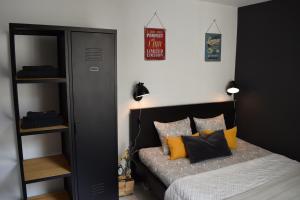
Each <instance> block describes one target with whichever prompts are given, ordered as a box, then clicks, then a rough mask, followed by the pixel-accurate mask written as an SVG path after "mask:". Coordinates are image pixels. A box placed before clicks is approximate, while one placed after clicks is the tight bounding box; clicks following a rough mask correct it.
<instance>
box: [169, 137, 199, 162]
mask: <svg viewBox="0 0 300 200" xmlns="http://www.w3.org/2000/svg"><path fill="white" fill-rule="evenodd" d="M192 136H200V134H199V133H195V134H193V135H192ZM166 141H167V145H168V147H169V149H170V160H176V159H179V158H185V157H186V156H187V154H186V151H185V147H184V143H183V140H182V137H181V136H168V137H166Z"/></svg>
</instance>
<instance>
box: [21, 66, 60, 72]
mask: <svg viewBox="0 0 300 200" xmlns="http://www.w3.org/2000/svg"><path fill="white" fill-rule="evenodd" d="M22 69H23V71H45V70H56V68H55V67H54V66H51V65H38V66H23V67H22Z"/></svg>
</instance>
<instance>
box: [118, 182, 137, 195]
mask: <svg viewBox="0 0 300 200" xmlns="http://www.w3.org/2000/svg"><path fill="white" fill-rule="evenodd" d="M133 191H134V180H133V179H129V180H126V179H125V180H124V179H123V180H119V197H123V196H127V195H131V194H133Z"/></svg>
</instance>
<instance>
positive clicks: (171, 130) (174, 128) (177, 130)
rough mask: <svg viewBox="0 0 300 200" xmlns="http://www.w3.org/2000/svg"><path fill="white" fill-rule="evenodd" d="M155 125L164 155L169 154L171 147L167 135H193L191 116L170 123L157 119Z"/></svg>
mask: <svg viewBox="0 0 300 200" xmlns="http://www.w3.org/2000/svg"><path fill="white" fill-rule="evenodd" d="M154 126H155V128H156V130H157V132H158V135H159V139H160V141H161V144H162V149H163V153H164V155H168V154H169V147H168V145H167V143H166V137H167V136H181V135H192V130H191V122H190V119H189V118H186V119H183V120H179V121H175V122H168V123H162V122H157V121H155V122H154Z"/></svg>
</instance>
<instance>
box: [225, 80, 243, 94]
mask: <svg viewBox="0 0 300 200" xmlns="http://www.w3.org/2000/svg"><path fill="white" fill-rule="evenodd" d="M239 91H240V89H239V88H238V86H237V84H236V82H235V81H230V82H229V83H228V85H227V87H226V92H227V94H228V95H233V94H236V93H238V92H239Z"/></svg>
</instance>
